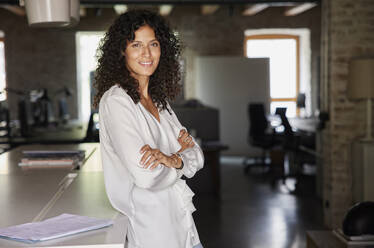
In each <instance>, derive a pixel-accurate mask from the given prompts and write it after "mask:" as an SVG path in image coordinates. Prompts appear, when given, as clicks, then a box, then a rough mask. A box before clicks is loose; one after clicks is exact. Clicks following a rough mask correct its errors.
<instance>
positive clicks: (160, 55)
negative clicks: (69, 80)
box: [96, 10, 204, 248]
mask: <svg viewBox="0 0 374 248" xmlns="http://www.w3.org/2000/svg"><path fill="white" fill-rule="evenodd" d="M99 49H100V52H101V54H99V66H98V69H97V76H96V87H97V89H98V94H97V96H96V104H98V103H99V114H100V118H99V120H100V146H101V151H102V155H101V157H102V164H103V169H104V177H105V186H106V191H107V194H108V198H109V200H110V202H111V204H112V206H113V207H114V208H116V209H117V210H118V211H120V212H121V213H123V214H125V215H127V216H128V218H129V226H128V232H127V235H126V237H127V243H126V245H125V247H128V248H154V247H163V248H202V246H201V244H200V239H199V235H198V232H197V230H196V227H195V223H194V220H193V218H192V213H193V212H194V211H195V207H194V205H193V203H192V197H193V195H194V194H193V192H192V191H191V189H190V188H189V187H188V186H187V184H186V182H185V180H182V179H181V177H182V176H183V175H184V176H186V177H187V178H190V177H193V176H194V175H195V173H196V172H197V171H198V170H200V169H201V168H202V167H203V165H204V156H203V153H202V151H201V149H200V147H199V145H198V144H196V142H195V141H194V139H193V137H191V136H190V135H189V134H188V132H187V131H186V129H185V128H184V127H183V126H182V125H181V124H180V122H179V121H178V118H177V116H176V115H175V113H174V112H173V110H172V109H171V107H170V105H169V103H168V101H169V100H172V99H174V98H175V96H176V94H177V93H178V92H179V87H180V86H179V84H178V83H179V80H180V71H179V62H178V59H179V52H180V50H179V41H178V39H177V38H176V37H175V35H174V34H173V32H172V31H171V30H170V28H169V26H168V25H167V24H166V22H165V20H164V19H163V18H162V17H161V16H159V15H157V14H155V13H152V12H149V11H144V10H134V11H129V12H127V13H125V14H122V15H121V16H119V18H118V19H117V20H116V21H115V22H114V24H113V25H112V26H111V27H110V29H109V31H108V32H107V33H106V35H105V38H104V39H103V42H102V44H101V47H100V48H99Z"/></svg>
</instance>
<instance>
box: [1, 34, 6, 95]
mask: <svg viewBox="0 0 374 248" xmlns="http://www.w3.org/2000/svg"><path fill="white" fill-rule="evenodd" d="M5 79H6V77H5V52H4V39H3V38H1V32H0V92H2V94H0V101H4V100H5V99H6V94H5V92H4V89H5V87H6V81H5Z"/></svg>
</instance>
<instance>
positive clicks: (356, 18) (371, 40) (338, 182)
mask: <svg viewBox="0 0 374 248" xmlns="http://www.w3.org/2000/svg"><path fill="white" fill-rule="evenodd" d="M322 23H323V26H322V47H321V51H322V87H321V90H322V92H321V96H322V106H324V108H325V109H326V110H327V111H328V112H329V114H330V121H329V124H328V126H327V128H326V130H325V131H323V133H322V140H323V142H322V144H321V145H322V148H323V151H324V161H323V166H324V206H325V222H326V224H327V225H328V226H329V227H332V228H335V227H340V226H341V223H342V220H343V217H344V214H345V212H346V211H347V209H348V208H349V207H350V206H351V205H352V186H351V185H352V170H351V164H352V158H351V154H350V149H351V147H350V146H351V144H352V142H353V141H354V140H356V139H357V138H358V137H361V136H364V133H365V117H366V116H365V113H366V112H365V104H364V103H363V102H352V101H350V100H348V99H347V80H348V64H349V61H350V59H351V58H352V57H356V56H374V1H371V0H356V1H350V0H324V1H323V7H322Z"/></svg>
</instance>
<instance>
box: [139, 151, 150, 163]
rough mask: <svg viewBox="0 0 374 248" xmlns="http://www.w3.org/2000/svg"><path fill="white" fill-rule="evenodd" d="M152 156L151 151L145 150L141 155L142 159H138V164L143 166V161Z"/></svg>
mask: <svg viewBox="0 0 374 248" xmlns="http://www.w3.org/2000/svg"><path fill="white" fill-rule="evenodd" d="M151 154H152V151H151V150H147V151H145V153H144V154H143V156H142V158H141V159H140V164H141V165H144V164H145V161H147V160H148V158H149V156H151Z"/></svg>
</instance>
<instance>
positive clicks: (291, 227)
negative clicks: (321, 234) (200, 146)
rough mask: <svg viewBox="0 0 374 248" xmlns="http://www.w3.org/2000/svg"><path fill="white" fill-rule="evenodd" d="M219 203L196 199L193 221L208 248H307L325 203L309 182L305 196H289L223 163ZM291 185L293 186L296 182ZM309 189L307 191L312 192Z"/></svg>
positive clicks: (320, 221) (263, 179)
mask: <svg viewBox="0 0 374 248" xmlns="http://www.w3.org/2000/svg"><path fill="white" fill-rule="evenodd" d="M221 175H222V186H221V187H222V189H221V199H220V200H219V199H217V198H215V197H213V196H209V195H197V196H195V198H194V203H195V206H196V208H197V211H196V212H195V213H194V218H195V222H196V225H197V228H198V231H199V234H200V239H201V241H202V244H203V245H204V248H247V247H251V248H252V247H253V248H296V247H297V248H299V247H305V246H306V245H305V238H306V230H317V229H324V226H323V217H322V206H321V202H320V201H319V200H318V199H317V198H316V197H315V196H313V193H312V192H313V188H314V187H313V186H311V185H312V184H311V183H310V181H311V180H310V178H306V179H305V180H304V181H305V185H304V186H303V189H304V190H307V191H306V193H305V194H303V195H295V194H290V193H289V192H288V190H287V188H286V187H285V186H284V185H282V184H281V182H279V183H277V184H276V185H275V187H272V186H271V184H270V180H269V178H268V177H266V176H263V175H261V174H259V173H257V172H253V171H252V173H251V174H250V175H245V174H244V173H243V166H242V165H241V164H234V163H231V164H230V163H228V164H227V163H226V164H222V170H221ZM287 183H290V185H291V184H292V180H289V181H288V182H287ZM308 187H309V189H308Z"/></svg>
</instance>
